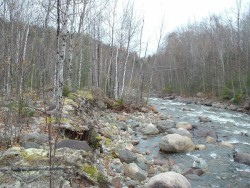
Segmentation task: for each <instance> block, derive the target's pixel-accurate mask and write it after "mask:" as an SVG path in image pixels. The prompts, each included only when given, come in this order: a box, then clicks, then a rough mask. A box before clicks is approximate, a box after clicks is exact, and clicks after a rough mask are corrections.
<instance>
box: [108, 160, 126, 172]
mask: <svg viewBox="0 0 250 188" xmlns="http://www.w3.org/2000/svg"><path fill="white" fill-rule="evenodd" d="M111 168H112V169H113V170H115V171H116V172H118V173H121V172H122V171H123V169H124V167H123V164H122V163H121V161H120V159H117V158H116V159H113V161H112V164H111Z"/></svg>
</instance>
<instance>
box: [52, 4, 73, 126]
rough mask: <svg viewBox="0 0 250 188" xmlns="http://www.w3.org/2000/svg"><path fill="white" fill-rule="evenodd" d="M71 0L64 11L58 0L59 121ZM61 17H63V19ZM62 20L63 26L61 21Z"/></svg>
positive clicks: (57, 66)
mask: <svg viewBox="0 0 250 188" xmlns="http://www.w3.org/2000/svg"><path fill="white" fill-rule="evenodd" d="M69 5H70V0H66V4H65V9H64V11H62V6H61V1H60V0H57V62H56V95H55V97H56V110H57V117H56V118H57V122H59V118H60V111H61V108H62V91H63V83H64V81H63V68H64V60H65V52H66V39H67V35H68V32H67V24H68V19H69V15H68V11H69ZM61 18H63V19H62V20H61ZM61 21H62V27H61V28H60V23H61Z"/></svg>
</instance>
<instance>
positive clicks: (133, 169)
mask: <svg viewBox="0 0 250 188" xmlns="http://www.w3.org/2000/svg"><path fill="white" fill-rule="evenodd" d="M124 174H125V176H128V177H130V178H132V179H133V180H138V181H143V180H145V179H146V178H147V175H148V173H147V172H146V171H144V170H142V169H141V168H140V167H138V166H137V164H135V163H130V164H128V165H125V166H124Z"/></svg>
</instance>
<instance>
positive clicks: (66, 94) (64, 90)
mask: <svg viewBox="0 0 250 188" xmlns="http://www.w3.org/2000/svg"><path fill="white" fill-rule="evenodd" d="M70 94H71V91H70V89H69V88H68V87H67V86H64V87H63V91H62V96H64V97H69V96H70Z"/></svg>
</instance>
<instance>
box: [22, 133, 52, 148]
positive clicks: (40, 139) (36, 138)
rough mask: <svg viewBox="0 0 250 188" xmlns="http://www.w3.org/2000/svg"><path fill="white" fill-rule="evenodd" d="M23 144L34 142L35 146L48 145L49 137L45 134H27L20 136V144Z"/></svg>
mask: <svg viewBox="0 0 250 188" xmlns="http://www.w3.org/2000/svg"><path fill="white" fill-rule="evenodd" d="M25 142H34V143H37V144H44V143H49V136H48V135H47V134H40V133H29V134H23V135H21V136H20V143H21V145H22V144H25Z"/></svg>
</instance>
